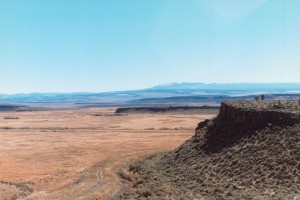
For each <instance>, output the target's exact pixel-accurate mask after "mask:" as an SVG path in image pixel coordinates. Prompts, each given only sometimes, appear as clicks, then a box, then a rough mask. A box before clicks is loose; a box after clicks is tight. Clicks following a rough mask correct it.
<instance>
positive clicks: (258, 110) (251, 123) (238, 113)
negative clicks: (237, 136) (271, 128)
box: [219, 101, 300, 129]
mask: <svg viewBox="0 0 300 200" xmlns="http://www.w3.org/2000/svg"><path fill="white" fill-rule="evenodd" d="M219 118H220V119H222V120H223V121H225V122H227V123H231V124H237V125H244V126H248V127H250V128H252V129H253V128H259V127H263V126H265V125H267V124H268V123H271V124H273V125H286V126H291V125H294V124H297V123H300V105H299V103H298V102H297V101H228V102H223V103H222V105H221V109H220V115H219Z"/></svg>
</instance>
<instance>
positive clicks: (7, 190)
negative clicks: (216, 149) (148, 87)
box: [0, 108, 212, 200]
mask: <svg viewBox="0 0 300 200" xmlns="http://www.w3.org/2000/svg"><path fill="white" fill-rule="evenodd" d="M114 111H115V109H113V108H105V109H104V108H95V109H81V110H79V109H78V110H65V111H40V112H1V113H0V199H1V200H5V199H32V200H40V199H46V200H47V199H103V198H104V197H107V196H109V195H111V194H114V193H116V192H118V191H120V190H121V189H122V187H123V183H122V182H123V181H122V180H120V176H119V173H118V171H119V168H120V166H123V165H124V163H127V162H129V161H131V160H133V159H137V158H139V157H140V156H144V155H149V154H153V153H156V152H160V151H167V150H170V149H173V148H175V147H176V146H178V145H180V144H182V143H183V142H184V141H185V140H186V139H188V138H189V137H190V136H191V135H192V134H193V132H194V127H195V124H197V123H198V121H201V120H204V119H206V118H210V117H212V116H207V115H206V116H205V115H201V114H193V115H187V114H180V113H172V114H143V113H139V114H131V115H115V114H114ZM124 176H128V177H129V179H130V178H132V177H133V180H134V176H132V175H131V174H127V173H124Z"/></svg>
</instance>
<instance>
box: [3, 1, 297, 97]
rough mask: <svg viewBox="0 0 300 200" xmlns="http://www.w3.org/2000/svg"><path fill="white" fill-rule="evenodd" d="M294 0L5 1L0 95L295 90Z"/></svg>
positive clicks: (295, 19) (295, 34) (295, 37)
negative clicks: (256, 86) (271, 86)
mask: <svg viewBox="0 0 300 200" xmlns="http://www.w3.org/2000/svg"><path fill="white" fill-rule="evenodd" d="M299 10H300V1H298V0H289V1H282V0H252V1H241V0H224V1H217V0H165V1H161V0H152V1H140V0H127V1H123V0H102V1H98V0H90V1H83V0H51V1H50V0H44V1H36V0H26V1H23V0H9V1H8V0H7V1H5V0H3V1H0V27H1V31H0V94H18V93H53V92H55V93H56V92H59V93H71V92H106V91H122V90H135V89H144V88H149V87H153V86H156V85H159V84H167V83H176V82H196V83H276V82H277V83H297V82H299V80H300V79H299V78H300V76H299V74H300V56H299V52H300V12H299Z"/></svg>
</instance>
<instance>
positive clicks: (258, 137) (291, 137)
mask: <svg viewBox="0 0 300 200" xmlns="http://www.w3.org/2000/svg"><path fill="white" fill-rule="evenodd" d="M299 113H300V106H299V102H297V101H285V102H278V101H241V102H224V103H222V105H221V108H220V114H219V115H218V116H217V117H216V118H214V119H212V120H206V121H204V122H201V123H199V125H198V127H197V128H196V133H195V135H194V136H193V137H192V138H191V139H189V140H188V141H186V142H185V143H184V144H182V145H181V146H180V147H178V148H177V149H175V150H174V151H170V152H168V153H164V154H162V155H157V156H152V157H151V158H148V159H146V160H140V161H137V162H135V163H132V164H131V165H130V167H129V170H130V171H132V172H134V173H138V174H139V178H138V179H137V182H136V183H135V184H134V188H133V189H132V190H130V191H127V192H124V193H123V194H121V195H120V196H119V197H118V198H117V199H291V200H296V199H300V120H299Z"/></svg>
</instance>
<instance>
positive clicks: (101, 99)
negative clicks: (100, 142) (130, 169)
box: [0, 83, 300, 105]
mask: <svg viewBox="0 0 300 200" xmlns="http://www.w3.org/2000/svg"><path fill="white" fill-rule="evenodd" d="M257 94H268V95H269V97H270V98H272V99H276V98H293V99H295V98H298V97H300V83H224V84H219V83H212V84H204V83H171V84H163V85H158V86H155V87H152V88H147V89H141V90H128V91H115V92H102V93H32V94H14V95H7V94H0V103H9V104H14V103H16V104H30V103H54V104H55V103H57V104H59V103H71V104H82V105H84V104H99V105H115V104H120V105H123V104H143V105H144V104H152V103H155V104H160V103H163V104H169V103H179V102H182V103H189V102H191V103H195V102H209V101H213V102H216V103H219V102H220V101H222V100H226V99H241V98H243V99H245V98H246V99H247V98H253V95H257Z"/></svg>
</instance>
